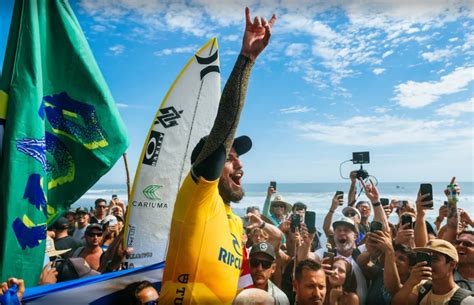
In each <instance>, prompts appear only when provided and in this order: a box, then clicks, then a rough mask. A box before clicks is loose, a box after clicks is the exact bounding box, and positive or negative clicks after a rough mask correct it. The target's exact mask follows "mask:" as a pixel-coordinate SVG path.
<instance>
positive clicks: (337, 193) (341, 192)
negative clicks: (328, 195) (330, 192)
mask: <svg viewBox="0 0 474 305" xmlns="http://www.w3.org/2000/svg"><path fill="white" fill-rule="evenodd" d="M340 195H342V198H344V192H343V191H336V197H339V196H340ZM343 204H344V203H343V202H340V203H339V205H343Z"/></svg>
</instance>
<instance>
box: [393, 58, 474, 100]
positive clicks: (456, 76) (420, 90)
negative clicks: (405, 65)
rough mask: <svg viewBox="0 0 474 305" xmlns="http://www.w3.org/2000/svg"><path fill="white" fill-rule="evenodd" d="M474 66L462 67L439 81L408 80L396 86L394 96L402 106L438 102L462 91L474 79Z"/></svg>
mask: <svg viewBox="0 0 474 305" xmlns="http://www.w3.org/2000/svg"><path fill="white" fill-rule="evenodd" d="M473 77H474V67H460V68H457V69H456V70H454V71H453V72H451V73H450V74H447V75H444V76H442V77H441V79H440V80H439V81H431V82H415V81H408V82H406V83H403V84H400V85H398V86H396V87H395V93H396V96H395V97H394V98H393V99H394V100H395V101H396V102H397V103H398V104H399V105H400V106H402V107H407V108H421V107H424V106H426V105H429V104H431V103H434V102H436V101H437V100H438V99H439V98H440V97H441V96H443V95H448V94H453V93H457V92H461V91H464V90H466V89H467V86H468V84H469V83H470V82H471V81H472V80H474V78H473Z"/></svg>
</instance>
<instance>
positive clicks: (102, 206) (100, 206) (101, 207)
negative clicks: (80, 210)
mask: <svg viewBox="0 0 474 305" xmlns="http://www.w3.org/2000/svg"><path fill="white" fill-rule="evenodd" d="M97 208H98V209H106V208H107V206H106V205H98V206H97Z"/></svg>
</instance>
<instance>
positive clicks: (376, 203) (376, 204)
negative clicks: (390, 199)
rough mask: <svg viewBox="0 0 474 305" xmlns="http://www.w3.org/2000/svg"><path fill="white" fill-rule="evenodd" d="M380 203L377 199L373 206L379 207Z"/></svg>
mask: <svg viewBox="0 0 474 305" xmlns="http://www.w3.org/2000/svg"><path fill="white" fill-rule="evenodd" d="M379 205H380V201H377V202H374V203H372V206H373V207H378V206H379Z"/></svg>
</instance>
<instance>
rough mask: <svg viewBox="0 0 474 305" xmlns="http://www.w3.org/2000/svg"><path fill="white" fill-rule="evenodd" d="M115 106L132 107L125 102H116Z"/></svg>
mask: <svg viewBox="0 0 474 305" xmlns="http://www.w3.org/2000/svg"><path fill="white" fill-rule="evenodd" d="M115 106H117V108H128V107H130V106H129V105H127V104H124V103H116V104H115Z"/></svg>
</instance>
